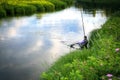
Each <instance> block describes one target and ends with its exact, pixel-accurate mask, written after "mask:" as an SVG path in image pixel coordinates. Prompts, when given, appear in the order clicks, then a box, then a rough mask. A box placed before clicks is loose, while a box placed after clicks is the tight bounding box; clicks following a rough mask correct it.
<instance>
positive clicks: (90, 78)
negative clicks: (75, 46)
mask: <svg viewBox="0 0 120 80" xmlns="http://www.w3.org/2000/svg"><path fill="white" fill-rule="evenodd" d="M119 22H120V12H118V13H116V14H114V15H113V16H112V17H111V18H110V19H109V20H108V21H107V22H106V23H105V24H104V25H103V26H102V28H101V29H99V30H95V31H93V32H92V34H91V38H90V44H91V48H90V49H83V50H81V51H80V50H77V51H74V52H71V53H69V54H67V55H65V56H63V57H61V58H60V59H58V61H56V62H55V63H54V64H53V65H52V67H51V68H50V69H49V70H48V71H46V72H43V74H42V79H43V80H108V78H107V76H106V75H107V74H108V73H109V74H112V75H113V80H118V77H120V76H119V74H120V67H119V66H120V64H119V61H120V51H119V52H116V51H115V49H116V48H119V47H120V28H119V26H120V23H119Z"/></svg>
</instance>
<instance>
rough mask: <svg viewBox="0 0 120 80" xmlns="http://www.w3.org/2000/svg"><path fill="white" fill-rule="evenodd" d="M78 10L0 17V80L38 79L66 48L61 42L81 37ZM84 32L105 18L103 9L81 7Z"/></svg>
mask: <svg viewBox="0 0 120 80" xmlns="http://www.w3.org/2000/svg"><path fill="white" fill-rule="evenodd" d="M80 11H81V10H80V9H78V8H75V7H70V8H67V9H65V10H62V11H59V12H53V13H46V14H35V15H32V16H29V17H13V18H8V19H2V20H0V80H38V79H39V75H40V74H41V72H43V71H45V70H46V69H47V68H48V67H49V66H50V64H52V63H53V62H54V61H56V59H58V58H59V57H60V56H63V55H65V54H66V53H68V52H69V48H68V47H67V46H66V45H65V44H63V43H62V41H65V42H66V44H70V43H74V42H76V41H80V40H82V39H83V29H82V21H81V12H80ZM83 19H84V24H85V31H86V35H87V36H89V33H90V32H91V31H92V30H93V29H96V28H100V26H101V25H102V24H103V23H104V22H105V21H106V20H107V17H106V15H105V13H104V11H103V10H97V11H96V13H95V14H92V13H91V12H87V11H84V12H83Z"/></svg>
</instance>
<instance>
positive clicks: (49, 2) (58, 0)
mask: <svg viewBox="0 0 120 80" xmlns="http://www.w3.org/2000/svg"><path fill="white" fill-rule="evenodd" d="M72 3H73V1H72V0H39V1H34V0H31V1H27V0H24V1H22V0H20V1H12V0H7V1H0V18H5V17H9V16H23V15H31V14H33V13H43V12H52V11H57V10H61V9H65V8H66V7H68V6H70V5H72Z"/></svg>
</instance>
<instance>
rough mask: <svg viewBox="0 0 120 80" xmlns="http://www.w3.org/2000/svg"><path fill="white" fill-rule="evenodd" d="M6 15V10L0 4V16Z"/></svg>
mask: <svg viewBox="0 0 120 80" xmlns="http://www.w3.org/2000/svg"><path fill="white" fill-rule="evenodd" d="M3 17H6V11H5V10H4V9H3V8H2V6H0V18H3Z"/></svg>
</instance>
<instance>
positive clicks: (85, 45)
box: [70, 36, 88, 49]
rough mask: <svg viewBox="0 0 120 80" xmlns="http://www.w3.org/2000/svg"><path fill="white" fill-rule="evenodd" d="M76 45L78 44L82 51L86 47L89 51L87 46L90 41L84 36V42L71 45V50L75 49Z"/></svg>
mask: <svg viewBox="0 0 120 80" xmlns="http://www.w3.org/2000/svg"><path fill="white" fill-rule="evenodd" d="M75 44H78V45H79V47H80V49H83V48H84V47H85V48H86V49H87V48H88V47H87V44H88V40H87V36H84V40H83V41H82V42H77V43H74V44H71V45H70V48H75V47H74V45H75Z"/></svg>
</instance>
